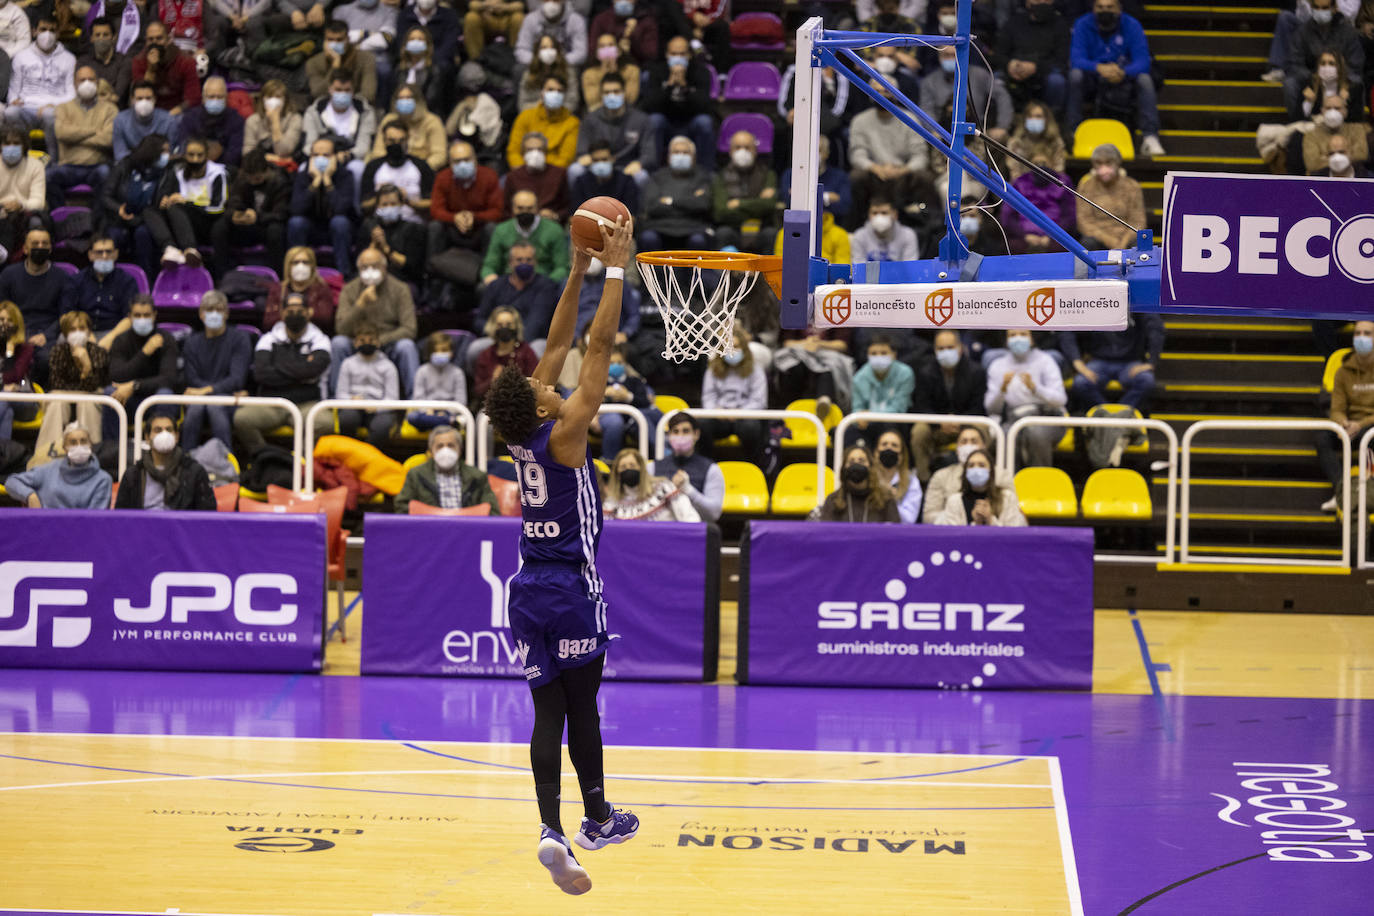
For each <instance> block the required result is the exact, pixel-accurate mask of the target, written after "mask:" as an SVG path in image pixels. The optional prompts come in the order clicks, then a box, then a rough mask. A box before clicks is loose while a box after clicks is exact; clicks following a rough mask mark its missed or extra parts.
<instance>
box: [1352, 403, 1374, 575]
mask: <svg viewBox="0 0 1374 916" xmlns="http://www.w3.org/2000/svg"><path fill="white" fill-rule="evenodd" d="M1372 441H1374V426H1372V427H1370V428H1369V429H1367V430H1365V431H1364V435H1363V436H1361V437H1360V449H1359V451H1358V452H1357V453H1356V454H1357V455H1358V456H1359V459H1358V460H1359V463H1360V489H1359V498H1358V499H1357V500H1356V501H1355V511H1354V514H1353V515H1352V516H1350V523H1352V524H1354V525H1357V526H1358V527H1357V529H1356V530H1357V531H1358V532H1359V537H1358V538H1357V540H1356V543H1357V544H1359V553H1358V556H1356V557H1355V566H1356V567H1357V568H1359V569H1368V568H1369V567H1371V566H1374V562H1370V560H1369V518H1368V517H1367V516H1366V515H1365V506H1366V505H1367V503H1366V502H1365V500H1366V498H1367V497H1368V496H1369V457H1370V455H1369V450H1370V448H1371V442H1372ZM1346 477H1347V479H1349V475H1348V474H1347V475H1346Z"/></svg>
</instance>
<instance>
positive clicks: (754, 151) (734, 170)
mask: <svg viewBox="0 0 1374 916" xmlns="http://www.w3.org/2000/svg"><path fill="white" fill-rule="evenodd" d="M711 209H712V213H713V215H714V216H715V220H716V242H717V244H719V245H720V247H721V248H722V249H724V250H729V249H731V248H733V249H734V250H739V249H740V248H742V247H748V248H749V249H750V250H753V249H754V248H756V247H758V246H759V245H760V244H762V245H763V246H764V247H768V246H769V245H770V244H771V243H772V240H773V232H772V225H773V220H774V219H775V217H776V216H777V214H778V179H777V176H776V175H774V174H773V170H772V169H770V168H769V167H768V166H766V165H764V164H763V163H761V162H759V147H758V141H757V140H755V139H754V135H753V134H750V133H746V132H745V131H742V130H741V131H737V132H736V133H735V135H734V136H732V137H731V138H730V163H729V164H728V165H727V166H725V168H723V169H721V170H720V171H719V172H717V173H716V178H715V181H714V182H712V184H711ZM753 219H756V220H758V221H759V229H758V232H757V234H754V235H751V236H750V237H749V238H748V239H746V238H744V234H743V233H744V223H745V222H746V221H748V220H753ZM760 240H762V242H760ZM761 250H762V249H760V251H761Z"/></svg>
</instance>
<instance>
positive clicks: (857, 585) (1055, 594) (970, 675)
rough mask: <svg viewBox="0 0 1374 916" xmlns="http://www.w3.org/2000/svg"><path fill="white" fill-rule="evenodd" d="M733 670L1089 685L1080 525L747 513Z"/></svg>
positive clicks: (874, 682) (810, 680) (888, 680)
mask: <svg viewBox="0 0 1374 916" xmlns="http://www.w3.org/2000/svg"><path fill="white" fill-rule="evenodd" d="M744 547H745V548H746V551H747V556H742V557H741V558H740V561H741V570H742V572H741V578H742V580H743V579H744V578H745V577H747V582H746V581H741V584H740V621H739V680H740V683H749V684H814V685H855V686H882V687H944V688H949V689H961V688H973V687H981V688H999V687H1057V688H1080V689H1084V690H1086V689H1088V688H1090V687H1091V686H1092V655H1093V602H1092V598H1093V534H1092V531H1091V530H1090V529H1086V528H983V527H966V528H952V527H933V526H926V525H910V526H909V525H860V524H847V523H826V524H815V523H807V522H753V523H751V524H750V527H749V534H748V537H747V538H746V540H745V542H744Z"/></svg>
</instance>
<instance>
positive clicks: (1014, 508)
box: [935, 449, 1026, 528]
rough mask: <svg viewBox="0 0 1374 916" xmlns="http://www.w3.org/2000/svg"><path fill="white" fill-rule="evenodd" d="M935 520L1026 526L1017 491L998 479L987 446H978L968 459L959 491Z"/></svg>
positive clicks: (953, 494)
mask: <svg viewBox="0 0 1374 916" xmlns="http://www.w3.org/2000/svg"><path fill="white" fill-rule="evenodd" d="M935 524H937V525H990V526H992V527H995V528H1013V527H1025V525H1026V517H1025V516H1024V515H1022V514H1021V504H1020V501H1019V500H1018V499H1017V498H1016V491H1015V490H1014V489H1012V488H1011V487H1008V486H1002V485H1000V484H998V483H997V481H996V480H995V479H994V476H993V467H992V456H991V455H989V454H988V453H987V452H986V451H984V450H983V449H974V450H973V451H972V452H971V453H970V454H969V456H968V458H966V459H965V460H964V466H963V482H962V485H961V486H960V488H959V491H958V492H956V493H951V494H950V495H949V497H948V498H947V499H946V500H945V507H944V509H943V510H942V511H941V512H940V516H939V518H937V519H936V520H935Z"/></svg>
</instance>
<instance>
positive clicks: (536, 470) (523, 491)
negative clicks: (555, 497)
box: [520, 461, 549, 509]
mask: <svg viewBox="0 0 1374 916" xmlns="http://www.w3.org/2000/svg"><path fill="white" fill-rule="evenodd" d="M548 501H549V487H548V484H547V483H546V482H545V480H544V469H543V468H542V467H540V466H539V465H538V464H536V463H535V462H533V461H522V462H520V503H521V505H525V506H529V507H530V508H531V509H537V508H539V507H540V506H542V505H544V503H546V502H548Z"/></svg>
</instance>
